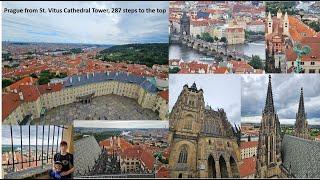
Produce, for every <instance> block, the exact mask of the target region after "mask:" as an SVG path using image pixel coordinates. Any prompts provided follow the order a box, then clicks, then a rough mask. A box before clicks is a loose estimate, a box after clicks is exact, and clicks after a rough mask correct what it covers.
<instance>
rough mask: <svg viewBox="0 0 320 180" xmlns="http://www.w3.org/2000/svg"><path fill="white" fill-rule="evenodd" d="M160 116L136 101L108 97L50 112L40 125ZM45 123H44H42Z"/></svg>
mask: <svg viewBox="0 0 320 180" xmlns="http://www.w3.org/2000/svg"><path fill="white" fill-rule="evenodd" d="M158 119H160V118H159V116H158V115H157V114H156V113H155V112H153V111H152V110H150V109H144V108H142V107H141V106H140V105H139V104H138V103H137V101H136V100H134V99H131V98H128V97H123V96H118V95H106V96H99V97H95V98H93V99H92V102H91V103H89V104H82V103H81V102H76V103H72V104H68V105H63V106H59V107H56V108H53V109H51V110H49V111H48V112H47V113H46V115H45V117H44V119H43V120H39V119H38V120H35V121H34V122H33V123H39V124H43V123H44V124H56V125H62V124H73V120H158ZM41 121H43V122H41Z"/></svg>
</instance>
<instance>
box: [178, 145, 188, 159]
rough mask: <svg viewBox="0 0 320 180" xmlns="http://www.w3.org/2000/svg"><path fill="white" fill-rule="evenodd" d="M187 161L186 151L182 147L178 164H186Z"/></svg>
mask: <svg viewBox="0 0 320 180" xmlns="http://www.w3.org/2000/svg"><path fill="white" fill-rule="evenodd" d="M187 159H188V151H187V148H186V147H185V146H183V147H182V148H181V151H180V154H179V160H178V163H187Z"/></svg>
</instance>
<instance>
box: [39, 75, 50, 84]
mask: <svg viewBox="0 0 320 180" xmlns="http://www.w3.org/2000/svg"><path fill="white" fill-rule="evenodd" d="M49 82H50V79H49V77H47V76H40V78H39V81H38V83H39V85H42V84H47V83H49Z"/></svg>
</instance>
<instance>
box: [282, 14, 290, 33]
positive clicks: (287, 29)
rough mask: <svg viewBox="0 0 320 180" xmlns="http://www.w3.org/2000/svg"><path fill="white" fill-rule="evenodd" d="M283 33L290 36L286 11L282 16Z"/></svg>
mask: <svg viewBox="0 0 320 180" xmlns="http://www.w3.org/2000/svg"><path fill="white" fill-rule="evenodd" d="M283 35H286V36H290V33H289V17H288V13H287V12H286V13H285V15H284V18H283Z"/></svg>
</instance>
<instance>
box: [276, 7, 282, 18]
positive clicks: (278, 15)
mask: <svg viewBox="0 0 320 180" xmlns="http://www.w3.org/2000/svg"><path fill="white" fill-rule="evenodd" d="M281 18H282V12H281V10H280V9H278V12H277V19H281Z"/></svg>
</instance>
